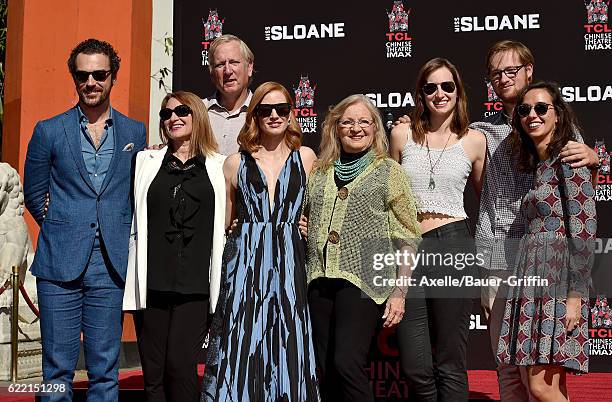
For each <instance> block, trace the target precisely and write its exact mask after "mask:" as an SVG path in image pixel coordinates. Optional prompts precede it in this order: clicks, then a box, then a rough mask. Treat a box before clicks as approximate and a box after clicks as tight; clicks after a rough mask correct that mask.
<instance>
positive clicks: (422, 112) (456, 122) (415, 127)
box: [412, 57, 470, 144]
mask: <svg viewBox="0 0 612 402" xmlns="http://www.w3.org/2000/svg"><path fill="white" fill-rule="evenodd" d="M440 68H447V69H448V70H449V71H450V72H451V74H452V76H453V81H454V82H455V86H456V88H457V89H456V91H457V103H456V105H455V110H453V120H452V121H451V124H450V129H451V131H452V132H453V133H455V134H457V137H459V138H461V137H463V136H464V135H465V134H466V133H467V131H468V126H469V124H470V118H469V115H468V104H467V94H466V93H465V87H464V85H463V80H462V79H461V76H460V75H459V71H458V70H457V67H455V65H454V64H453V63H451V62H450V61H448V60H447V59H444V58H442V57H436V58H435V59H431V60H429V61H428V62H427V63H425V65H423V67H421V70H420V71H419V74H418V77H417V81H416V87H415V89H414V91H415V92H416V99H415V102H414V104H415V105H414V109H412V136H413V140H414V142H416V143H417V144H422V143H423V142H424V141H425V132H426V131H427V130H429V124H430V121H429V118H430V115H431V112H430V111H429V108H428V107H427V105H426V104H425V95H424V94H423V86H424V85H425V84H427V77H428V76H429V74H431V73H433V72H434V71H436V70H438V69H440Z"/></svg>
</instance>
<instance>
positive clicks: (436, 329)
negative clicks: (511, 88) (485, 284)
mask: <svg viewBox="0 0 612 402" xmlns="http://www.w3.org/2000/svg"><path fill="white" fill-rule="evenodd" d="M468 124H469V120H468V113H467V96H466V93H465V90H464V86H463V82H462V81H461V77H460V76H459V73H458V71H457V69H456V68H455V66H454V65H453V64H451V63H450V62H449V61H448V60H446V59H442V58H435V59H432V60H430V61H428V62H427V63H426V64H425V65H424V66H423V67H422V68H421V70H420V72H419V75H418V78H417V84H416V96H415V107H414V109H413V113H412V121H411V123H410V124H400V125H398V126H396V127H395V128H394V129H393V131H392V132H391V147H390V148H391V149H390V151H391V157H392V158H393V159H395V160H397V161H398V162H399V163H401V164H402V166H403V167H404V168H405V169H406V171H407V173H408V175H409V176H410V179H411V182H412V190H413V194H414V195H415V197H416V198H417V202H418V219H419V225H420V229H421V233H423V242H422V243H421V246H420V247H419V251H418V253H417V255H416V257H415V258H420V262H419V263H418V264H417V267H416V268H415V270H414V272H413V274H412V279H411V284H412V286H411V288H410V289H409V290H408V295H407V300H406V315H405V317H404V319H403V320H402V322H401V323H400V324H399V326H398V330H397V333H398V343H399V347H400V357H401V362H402V369H403V371H404V374H405V375H406V377H407V379H408V381H409V383H410V389H411V392H412V393H414V394H415V395H416V396H417V400H419V401H438V402H441V401H453V402H455V401H467V400H468V381H467V340H468V333H469V322H470V313H471V310H472V298H473V297H477V296H478V294H479V292H478V291H477V290H478V289H476V288H475V287H473V286H466V284H469V279H471V278H476V276H477V272H478V269H477V264H478V263H479V260H478V256H477V255H476V251H475V249H474V244H473V240H472V236H471V234H470V231H469V228H468V225H467V221H466V218H467V215H466V213H465V209H464V206H463V192H464V190H465V187H466V183H467V180H468V178H469V179H470V181H471V182H472V184H473V186H474V189H475V190H476V195H477V197H478V198H480V190H481V188H482V180H483V177H484V176H483V170H484V161H485V152H486V140H485V137H484V135H483V134H482V133H480V132H478V131H475V130H470V129H468Z"/></svg>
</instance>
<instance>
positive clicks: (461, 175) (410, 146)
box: [402, 135, 472, 218]
mask: <svg viewBox="0 0 612 402" xmlns="http://www.w3.org/2000/svg"><path fill="white" fill-rule="evenodd" d="M408 137H409V138H408V142H407V143H406V146H405V147H404V149H403V150H402V166H403V167H404V169H406V172H407V173H408V176H409V177H410V180H411V182H412V192H413V194H414V196H415V198H416V200H417V205H418V212H419V213H426V212H429V213H437V214H444V215H448V216H452V217H456V218H466V217H467V214H466V213H465V209H464V207H463V191H464V190H465V185H466V183H467V179H468V177H469V175H470V172H471V171H472V162H471V161H470V158H469V157H468V155H467V154H466V152H465V150H464V149H463V144H462V143H463V138H461V139H460V140H459V141H458V142H456V143H455V144H453V145H451V146H448V147H446V149H445V150H444V152H443V151H442V149H432V148H429V154H430V156H431V164H433V165H434V168H433V175H430V166H431V165H430V162H429V158H428V157H427V147H426V146H425V144H423V145H419V144H416V143H415V142H414V141H412V138H411V137H412V136H411V135H409V136H408ZM438 158H440V160H439V161H438ZM436 161H438V162H436ZM431 178H433V181H434V182H435V187H434V186H430V179H431ZM432 187H433V188H432Z"/></svg>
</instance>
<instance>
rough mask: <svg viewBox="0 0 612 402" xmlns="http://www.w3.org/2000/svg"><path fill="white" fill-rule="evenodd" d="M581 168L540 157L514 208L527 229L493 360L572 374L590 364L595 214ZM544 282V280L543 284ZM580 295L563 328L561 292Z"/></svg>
mask: <svg viewBox="0 0 612 402" xmlns="http://www.w3.org/2000/svg"><path fill="white" fill-rule="evenodd" d="M594 195H595V192H594V190H593V187H592V185H591V177H590V172H589V171H588V170H587V169H586V168H579V169H572V168H571V167H569V165H567V164H565V163H561V162H560V161H559V159H558V158H551V159H549V160H547V161H543V162H540V164H539V165H538V167H537V170H536V173H535V180H534V186H533V188H532V189H531V190H530V191H529V192H528V193H527V194H526V195H525V197H524V199H523V202H522V208H521V211H522V213H523V214H524V215H525V217H526V219H527V232H526V234H525V236H523V238H522V240H521V244H520V251H519V253H518V255H517V264H516V268H515V276H516V278H517V279H523V278H536V279H538V280H537V281H535V280H533V281H532V282H529V281H523V282H522V283H520V282H518V281H515V283H509V285H510V286H509V295H508V300H507V301H506V306H505V313H504V317H503V322H502V327H501V334H500V339H499V344H498V350H497V360H498V361H499V362H502V363H504V364H513V365H521V366H531V365H539V364H557V365H562V366H564V367H565V368H567V369H569V370H571V371H573V372H578V373H587V372H588V366H589V332H588V331H589V326H588V321H587V319H588V315H589V299H588V294H589V285H590V268H591V266H592V263H593V252H594V244H595V233H596V231H597V218H596V211H595V200H594ZM544 280H546V282H544ZM570 290H578V291H580V293H581V294H582V300H581V302H582V303H581V310H580V314H581V317H580V319H579V321H578V326H577V327H576V328H575V329H574V330H572V331H571V332H569V333H568V332H566V331H565V313H566V301H567V294H568V292H569V291H570Z"/></svg>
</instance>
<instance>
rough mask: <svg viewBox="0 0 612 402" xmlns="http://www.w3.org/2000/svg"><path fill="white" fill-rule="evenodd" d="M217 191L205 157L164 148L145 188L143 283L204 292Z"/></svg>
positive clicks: (159, 287)
mask: <svg viewBox="0 0 612 402" xmlns="http://www.w3.org/2000/svg"><path fill="white" fill-rule="evenodd" d="M214 200H215V193H214V189H213V187H212V184H211V182H210V178H209V177H208V172H207V171H206V165H205V158H204V157H203V156H196V157H193V158H191V159H189V160H187V161H186V162H185V163H183V162H181V161H180V160H179V159H178V158H177V157H175V156H174V155H172V152H170V150H168V151H167V152H166V155H165V156H164V160H163V161H162V165H161V168H160V169H159V172H157V175H156V176H155V179H153V182H152V183H151V185H150V187H149V191H148V193H147V219H148V247H147V249H148V255H147V258H148V260H147V261H148V273H147V288H148V289H150V290H158V291H169V292H177V293H184V294H208V293H209V281H208V276H209V270H210V253H211V248H212V237H213V228H214V214H215V202H214Z"/></svg>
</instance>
